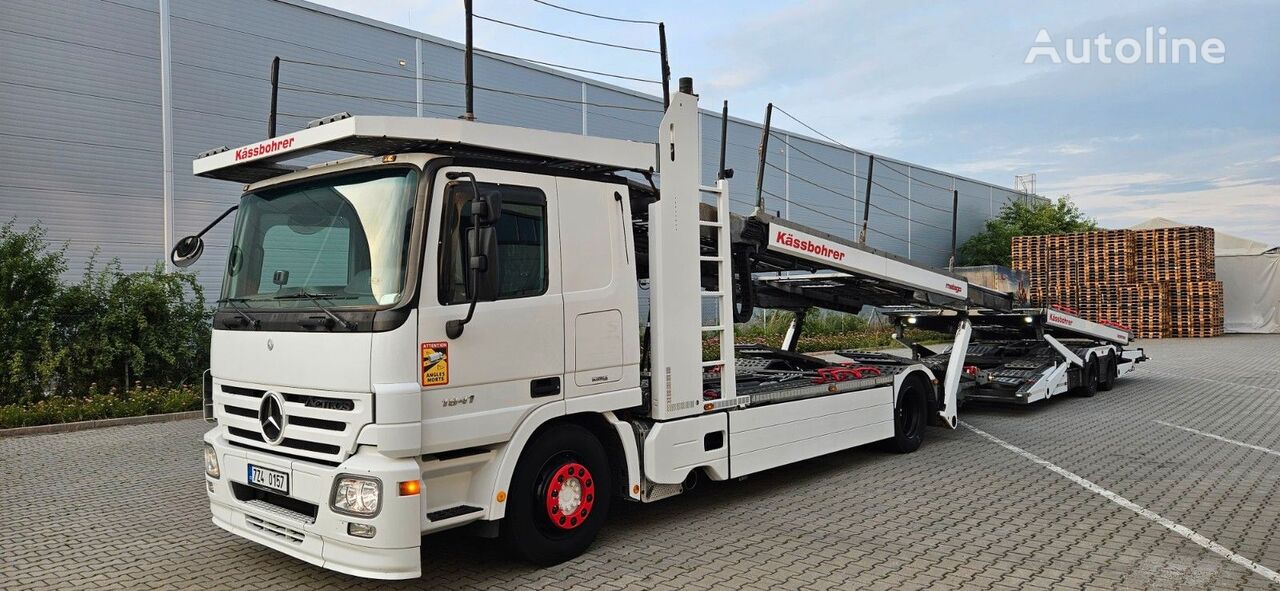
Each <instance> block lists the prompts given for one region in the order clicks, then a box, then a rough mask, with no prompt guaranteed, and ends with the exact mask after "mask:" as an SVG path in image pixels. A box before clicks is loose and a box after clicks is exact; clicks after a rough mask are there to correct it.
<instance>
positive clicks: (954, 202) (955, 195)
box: [947, 189, 960, 271]
mask: <svg viewBox="0 0 1280 591" xmlns="http://www.w3.org/2000/svg"><path fill="white" fill-rule="evenodd" d="M959 209H960V189H952V190H951V260H950V261H949V262H948V263H947V270H948V271H950V270H952V269H954V268H955V267H956V218H957V217H958V216H959V213H960V212H959Z"/></svg>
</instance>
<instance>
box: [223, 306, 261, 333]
mask: <svg viewBox="0 0 1280 591" xmlns="http://www.w3.org/2000/svg"><path fill="white" fill-rule="evenodd" d="M247 301H249V298H225V299H221V300H218V301H216V302H214V303H216V304H228V305H230V306H231V309H232V310H234V311H235V313H236V314H239V315H240V317H241V318H243V319H244V320H245V322H246V323H248V325H249V326H252V327H253V329H254V330H257V329H258V327H260V326H262V322H261V321H259V320H258V319H257V318H254V317H253V316H250V315H249V313H248V312H245V311H244V308H241V307H240V306H238V305H237V304H240V303H244V302H247Z"/></svg>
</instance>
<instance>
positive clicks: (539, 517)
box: [501, 424, 613, 566]
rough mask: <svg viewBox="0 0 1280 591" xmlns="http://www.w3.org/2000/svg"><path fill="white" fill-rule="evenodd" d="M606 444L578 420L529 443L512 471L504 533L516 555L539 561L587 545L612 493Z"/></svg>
mask: <svg viewBox="0 0 1280 591" xmlns="http://www.w3.org/2000/svg"><path fill="white" fill-rule="evenodd" d="M611 487H612V482H611V480H610V472H609V461H608V456H607V455H606V454H605V450H604V446H603V445H601V444H600V441H599V440H598V439H596V437H595V435H592V434H591V432H590V431H588V430H586V429H584V428H582V427H580V426H578V425H568V424H566V425H556V426H553V427H551V428H550V429H549V430H547V431H545V432H543V433H542V434H540V435H538V436H537V438H536V439H534V440H533V441H532V442H530V443H529V445H528V447H526V448H525V451H524V453H523V454H521V456H520V461H519V463H517V464H516V469H515V472H514V473H513V474H512V476H511V489H510V490H511V494H510V495H509V500H508V505H507V515H506V517H505V518H503V520H502V526H501V537H502V539H503V541H504V542H505V543H506V544H507V546H508V548H510V549H511V551H512V552H514V553H515V554H516V555H518V556H520V557H522V558H524V559H525V560H528V561H529V562H532V563H534V564H537V565H540V566H550V565H554V564H559V563H561V562H564V561H566V560H569V559H571V558H574V557H576V556H578V555H580V554H582V553H583V552H585V551H586V549H587V547H588V546H590V545H591V542H593V541H594V540H595V538H596V534H598V533H599V532H600V527H601V526H602V525H604V521H605V519H606V518H607V517H608V514H609V503H610V501H611V499H612V494H611V493H612V490H613V489H612V488H611Z"/></svg>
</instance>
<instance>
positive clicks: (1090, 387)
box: [1076, 357, 1098, 398]
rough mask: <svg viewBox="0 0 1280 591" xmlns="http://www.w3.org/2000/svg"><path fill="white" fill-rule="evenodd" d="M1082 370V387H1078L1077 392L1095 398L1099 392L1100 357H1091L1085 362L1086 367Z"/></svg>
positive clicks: (1085, 396)
mask: <svg viewBox="0 0 1280 591" xmlns="http://www.w3.org/2000/svg"><path fill="white" fill-rule="evenodd" d="M1081 371H1082V372H1083V375H1082V377H1081V379H1080V382H1081V383H1080V387H1079V388H1076V394H1077V395H1079V396H1082V397H1084V398H1093V396H1094V395H1095V394H1097V393H1098V358H1097V357H1090V358H1089V360H1088V361H1085V362H1084V369H1083V370H1081Z"/></svg>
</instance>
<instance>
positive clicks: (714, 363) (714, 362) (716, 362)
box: [702, 358, 728, 367]
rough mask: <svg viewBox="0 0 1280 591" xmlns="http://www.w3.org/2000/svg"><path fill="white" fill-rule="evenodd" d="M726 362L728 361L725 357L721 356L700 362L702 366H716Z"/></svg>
mask: <svg viewBox="0 0 1280 591" xmlns="http://www.w3.org/2000/svg"><path fill="white" fill-rule="evenodd" d="M727 362H728V361H727V360H726V359H723V358H721V359H714V360H712V361H703V362H702V367H715V366H717V365H724V364H725V363H727Z"/></svg>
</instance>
